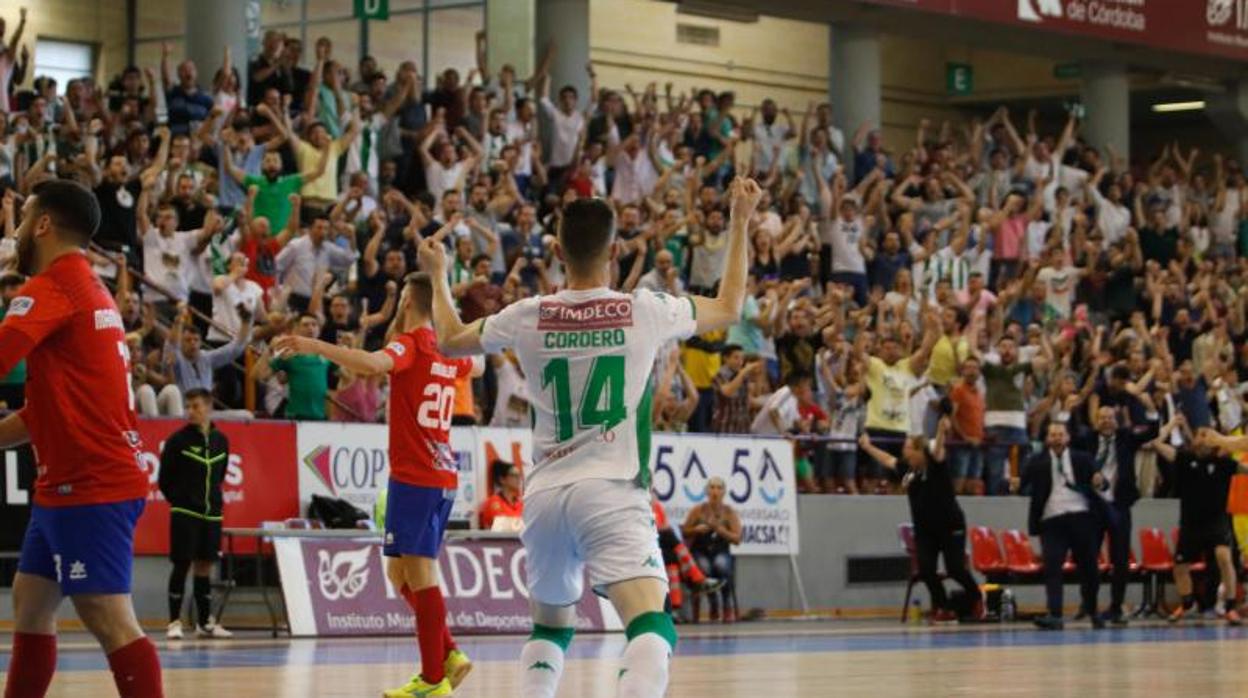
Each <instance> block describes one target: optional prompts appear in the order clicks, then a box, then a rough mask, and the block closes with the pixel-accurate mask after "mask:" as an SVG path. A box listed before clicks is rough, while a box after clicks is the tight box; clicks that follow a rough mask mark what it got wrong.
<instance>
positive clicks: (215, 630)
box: [195, 616, 234, 640]
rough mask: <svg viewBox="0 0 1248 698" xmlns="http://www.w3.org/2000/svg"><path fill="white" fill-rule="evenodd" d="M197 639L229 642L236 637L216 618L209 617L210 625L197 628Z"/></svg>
mask: <svg viewBox="0 0 1248 698" xmlns="http://www.w3.org/2000/svg"><path fill="white" fill-rule="evenodd" d="M195 637H202V638H209V639H213V640H228V639H229V638H231V637H234V633H232V632H230V631H228V630H226V629H225V628H223V627H221V624H220V623H218V622H217V619H216V618H213V617H212V616H208V625H201V626H199V627H197V628H195Z"/></svg>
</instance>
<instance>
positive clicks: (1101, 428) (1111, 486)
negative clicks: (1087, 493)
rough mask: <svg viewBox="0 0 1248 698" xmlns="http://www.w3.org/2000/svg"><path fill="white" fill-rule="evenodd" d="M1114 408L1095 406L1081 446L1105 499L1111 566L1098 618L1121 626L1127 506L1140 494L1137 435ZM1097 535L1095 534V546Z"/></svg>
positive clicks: (1127, 548) (1127, 556)
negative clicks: (1106, 597)
mask: <svg viewBox="0 0 1248 698" xmlns="http://www.w3.org/2000/svg"><path fill="white" fill-rule="evenodd" d="M1118 412H1119V410H1118V408H1115V407H1112V406H1109V405H1103V406H1102V407H1100V408H1098V409H1097V411H1096V421H1095V423H1094V425H1093V426H1095V428H1096V432H1095V433H1094V434H1093V436H1092V437H1091V438H1090V439H1088V442H1087V443H1085V444H1084V449H1083V450H1085V451H1086V452H1088V453H1093V454H1095V461H1094V462H1095V465H1096V470H1097V472H1098V473H1099V474H1100V476H1101V484H1100V486H1099V487H1098V488H1097V490H1096V492H1097V494H1098V495H1099V496H1100V498H1101V499H1103V500H1104V501H1105V506H1104V510H1103V511H1104V513H1105V517H1104V522H1103V523H1104V525H1105V531H1106V533H1108V535H1109V560H1110V562H1111V563H1112V564H1113V566H1114V570H1113V573H1112V574H1111V575H1110V603H1109V608H1108V609H1107V610H1106V611H1105V613H1104V615H1102V619H1103V620H1106V621H1109V622H1110V623H1111V624H1113V625H1115V626H1118V627H1122V626H1125V625H1126V624H1127V618H1126V616H1125V615H1123V613H1122V603H1123V600H1124V599H1125V597H1126V594H1127V578H1128V576H1129V573H1130V567H1129V566H1130V558H1131V507H1132V505H1134V504H1135V502H1136V500H1138V499H1139V498H1140V491H1139V489H1138V488H1137V487H1136V482H1135V454H1136V451H1138V450H1139V447H1140V439H1139V438H1138V437H1137V436H1136V433H1135V430H1133V429H1132V428H1131V427H1129V426H1122V425H1120V423H1119V420H1118ZM1100 539H1101V537H1100V536H1097V545H1098V547H1099V545H1100Z"/></svg>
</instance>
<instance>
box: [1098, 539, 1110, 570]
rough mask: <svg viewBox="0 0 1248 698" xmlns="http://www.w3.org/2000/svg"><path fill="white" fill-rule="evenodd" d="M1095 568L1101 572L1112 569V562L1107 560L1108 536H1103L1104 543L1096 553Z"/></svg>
mask: <svg viewBox="0 0 1248 698" xmlns="http://www.w3.org/2000/svg"><path fill="white" fill-rule="evenodd" d="M1096 569H1097V570H1099V571H1100V572H1101V573H1102V574H1105V573H1108V572H1109V571H1110V570H1112V569H1114V565H1113V563H1111V562H1110V561H1109V536H1105V544H1104V545H1102V546H1101V549H1100V551H1099V552H1098V553H1097V555H1096Z"/></svg>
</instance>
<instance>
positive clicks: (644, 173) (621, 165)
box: [607, 129, 658, 204]
mask: <svg viewBox="0 0 1248 698" xmlns="http://www.w3.org/2000/svg"><path fill="white" fill-rule="evenodd" d="M607 140H608V143H609V144H610V147H611V149H610V152H609V154H608V155H607V160H608V161H609V162H610V163H611V164H612V165H613V166H614V167H615V182H614V183H613V184H612V186H611V198H613V199H615V200H616V201H618V202H619V203H621V204H636V203H640V202H641V200H642V199H644V198H645V196H646V195H647V194H649V193H650V191H651V190H653V189H654V184H655V181H656V180H657V179H658V176H657V174H656V173H655V171H654V165H653V164H651V162H650V158H649V157H648V156H647V155H646V150H645V148H642V147H641V136H639V135H638V134H636V133H634V134H632V135H630V136H629V137H628V138H625V139H624V141H623V142H620V139H619V132H618V131H617V130H615V129H611V132H610V134H609V135H608V136H607Z"/></svg>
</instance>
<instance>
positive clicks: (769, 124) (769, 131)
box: [754, 98, 794, 175]
mask: <svg viewBox="0 0 1248 698" xmlns="http://www.w3.org/2000/svg"><path fill="white" fill-rule="evenodd" d="M759 111H760V112H761V118H759V120H758V121H757V122H755V124H754V143H755V149H756V150H755V153H754V172H756V173H758V174H759V175H765V174H766V173H767V172H769V171H771V167H772V165H774V164H775V162H776V158H777V157H778V156H779V155H780V149H781V148H783V147H784V143H785V141H787V140H789V138H791V137H792V136H793V131H794V129H793V117H792V116H791V115H790V114H789V110H788V109H785V110H784V112H783V113H784V119H785V121H786V122H787V125H781V124H778V123H776V115H777V113H778V110H777V109H776V101H775V100H774V99H771V98H768V99H764V100H763V104H762V106H761V107H760V109H759Z"/></svg>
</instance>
